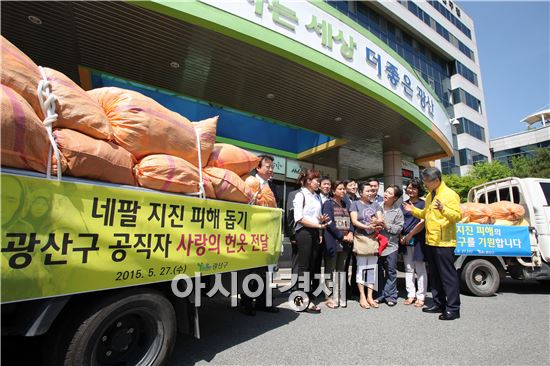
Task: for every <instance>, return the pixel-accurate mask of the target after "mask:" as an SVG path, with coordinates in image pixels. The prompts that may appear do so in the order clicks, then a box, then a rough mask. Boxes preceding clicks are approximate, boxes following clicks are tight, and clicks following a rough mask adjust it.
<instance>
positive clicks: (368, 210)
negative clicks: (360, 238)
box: [350, 200, 383, 235]
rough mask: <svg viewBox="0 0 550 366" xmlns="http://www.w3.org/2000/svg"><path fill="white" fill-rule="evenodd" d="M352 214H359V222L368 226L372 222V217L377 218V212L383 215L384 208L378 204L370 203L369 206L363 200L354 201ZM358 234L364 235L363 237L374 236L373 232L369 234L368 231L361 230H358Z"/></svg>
mask: <svg viewBox="0 0 550 366" xmlns="http://www.w3.org/2000/svg"><path fill="white" fill-rule="evenodd" d="M350 212H357V220H358V221H359V222H360V223H362V224H365V225H368V224H370V223H371V221H372V219H371V217H372V216H376V214H377V212H380V213H383V212H382V207H380V205H379V204H378V203H376V202H370V203H368V204H365V203H364V202H363V201H361V200H358V201H353V202H352V203H351V209H350ZM356 232H357V233H358V234H363V235H370V234H372V232H367V231H366V230H363V229H359V228H358V229H357V230H356Z"/></svg>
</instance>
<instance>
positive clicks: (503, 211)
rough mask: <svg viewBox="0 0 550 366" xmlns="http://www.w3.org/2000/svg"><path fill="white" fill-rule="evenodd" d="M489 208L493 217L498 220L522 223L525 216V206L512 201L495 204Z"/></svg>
mask: <svg viewBox="0 0 550 366" xmlns="http://www.w3.org/2000/svg"><path fill="white" fill-rule="evenodd" d="M489 206H490V207H491V212H492V213H493V217H494V218H495V219H497V220H508V221H520V220H521V219H523V217H524V216H525V209H524V208H523V206H521V205H518V204H517V203H512V202H510V201H500V202H494V203H491V204H490V205H489Z"/></svg>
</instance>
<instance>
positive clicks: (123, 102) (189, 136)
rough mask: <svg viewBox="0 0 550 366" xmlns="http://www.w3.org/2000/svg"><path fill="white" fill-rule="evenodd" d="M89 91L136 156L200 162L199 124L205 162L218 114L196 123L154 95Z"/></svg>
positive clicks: (110, 89) (120, 141)
mask: <svg viewBox="0 0 550 366" xmlns="http://www.w3.org/2000/svg"><path fill="white" fill-rule="evenodd" d="M88 94H89V95H91V96H92V97H93V98H94V99H95V100H97V101H98V102H99V104H100V105H101V107H102V108H103V110H104V111H105V113H106V114H107V117H108V119H109V122H110V123H111V126H112V128H113V131H114V136H115V141H116V142H117V144H119V145H120V146H122V147H124V148H125V149H126V150H128V151H130V152H131V153H132V154H134V156H135V157H136V158H137V159H142V158H144V157H145V156H147V155H154V154H166V155H172V156H177V157H179V158H182V159H184V160H187V161H188V162H190V163H191V164H193V165H195V166H198V158H197V140H196V135H195V129H194V126H196V127H199V128H200V140H201V159H202V165H203V166H206V164H207V162H208V158H209V157H210V153H211V152H212V149H213V148H214V143H215V141H216V126H217V121H218V118H217V117H214V118H210V119H208V120H204V121H202V122H199V123H198V124H197V123H196V124H193V123H191V122H190V121H189V120H188V119H187V118H185V117H183V116H182V115H180V114H178V113H175V112H172V111H171V110H169V109H167V108H165V107H163V106H162V105H160V104H159V103H157V102H156V101H154V100H153V99H151V98H149V97H146V96H145V95H143V94H140V93H138V92H135V91H131V90H125V89H121V88H115V87H107V88H99V89H94V90H90V91H88Z"/></svg>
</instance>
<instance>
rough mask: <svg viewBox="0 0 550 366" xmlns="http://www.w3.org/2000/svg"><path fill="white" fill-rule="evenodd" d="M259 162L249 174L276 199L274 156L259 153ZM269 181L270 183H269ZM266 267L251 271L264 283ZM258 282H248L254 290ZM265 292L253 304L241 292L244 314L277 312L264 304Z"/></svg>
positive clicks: (251, 299)
mask: <svg viewBox="0 0 550 366" xmlns="http://www.w3.org/2000/svg"><path fill="white" fill-rule="evenodd" d="M258 157H259V158H260V162H259V163H258V166H257V167H256V169H255V171H256V172H255V174H254V172H253V174H251V175H252V176H253V177H255V178H256V179H258V181H259V182H260V189H262V188H264V187H265V186H266V185H267V186H269V188H270V189H271V192H272V193H273V196H274V197H275V200H276V199H277V196H276V195H275V189H274V185H272V183H271V179H272V178H273V162H274V160H275V159H274V158H273V156H271V155H259V156H258ZM270 183H271V184H270ZM266 272H267V267H263V268H258V269H257V270H255V271H252V272H251V273H258V274H259V275H260V276H262V277H263V279H264V283H265V280H266V279H267V276H266ZM257 286H258V284H257V282H255V281H251V282H250V290H252V291H255V290H256V288H257ZM265 297H266V293H265V287H264V288H263V291H262V293H261V294H260V295H259V296H258V297H256V304H255V306H254V299H253V298H251V297H248V296H247V295H246V294H244V293H242V294H241V304H242V306H243V312H244V313H245V314H246V315H255V310H260V311H266V312H269V313H277V312H279V309H278V308H276V307H274V306H266V298H265Z"/></svg>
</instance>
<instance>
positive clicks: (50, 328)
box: [0, 167, 282, 365]
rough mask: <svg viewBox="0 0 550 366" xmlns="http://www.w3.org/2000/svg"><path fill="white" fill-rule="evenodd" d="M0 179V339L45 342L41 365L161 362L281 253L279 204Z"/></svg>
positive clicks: (17, 173)
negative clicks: (214, 298) (202, 307)
mask: <svg viewBox="0 0 550 366" xmlns="http://www.w3.org/2000/svg"><path fill="white" fill-rule="evenodd" d="M0 178H1V183H2V243H1V259H2V293H1V295H2V297H1V301H2V336H3V337H6V336H24V337H36V336H43V337H42V338H41V339H43V340H44V344H43V351H44V353H43V355H42V356H41V359H42V360H43V362H44V364H46V365H50V364H51V365H62V364H63V365H114V364H116V365H162V364H164V363H165V362H166V360H167V358H168V357H169V356H170V353H171V351H172V349H173V347H174V343H175V340H176V337H177V334H178V333H188V334H191V335H193V336H195V337H199V336H200V328H199V312H198V310H197V309H198V307H199V304H200V301H201V300H200V299H201V295H202V296H205V293H206V292H207V291H208V292H211V291H212V290H216V289H220V288H221V287H223V288H225V289H226V291H227V292H229V291H228V289H231V292H230V294H231V295H233V297H234V298H236V293H237V292H240V291H242V289H243V281H244V278H246V274H248V273H249V272H251V271H260V270H263V271H264V272H265V268H266V267H267V266H273V265H275V264H276V263H277V261H278V258H279V255H280V249H281V242H282V240H281V235H282V234H281V227H282V225H281V220H282V211H281V210H279V209H273V208H267V207H259V206H252V205H247V204H239V203H233V202H226V201H219V200H214V199H202V198H197V197H190V196H184V195H179V194H172V193H167V192H161V191H154V190H149V189H144V188H141V187H134V186H121V185H117V184H110V183H105V182H98V181H90V180H85V179H77V178H71V177H64V178H63V179H62V180H61V181H57V180H54V179H47V178H45V177H44V175H43V174H39V173H35V172H30V171H24V170H17V169H9V168H4V167H2V171H1V173H0ZM265 282H266V283H265V285H266V286H267V285H268V284H267V282H268V281H267V280H266V281H265ZM201 290H202V291H201ZM214 292H215V291H214ZM185 295H188V296H185ZM235 304H236V300H235Z"/></svg>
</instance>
